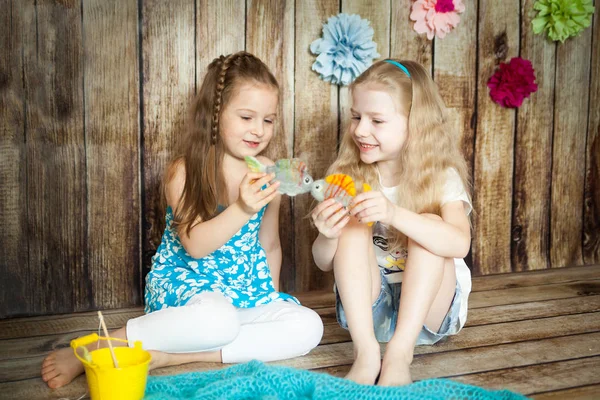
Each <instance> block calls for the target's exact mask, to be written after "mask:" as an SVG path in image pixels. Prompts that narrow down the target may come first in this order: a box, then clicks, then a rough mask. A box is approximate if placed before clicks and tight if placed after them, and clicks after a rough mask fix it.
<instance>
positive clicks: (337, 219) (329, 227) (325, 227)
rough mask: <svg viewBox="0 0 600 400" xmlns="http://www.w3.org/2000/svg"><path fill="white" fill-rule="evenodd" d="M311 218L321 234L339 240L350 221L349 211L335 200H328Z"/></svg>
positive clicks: (320, 205)
mask: <svg viewBox="0 0 600 400" xmlns="http://www.w3.org/2000/svg"><path fill="white" fill-rule="evenodd" d="M311 216H312V220H313V222H314V223H315V226H316V227H317V229H318V230H319V232H320V233H321V234H322V235H323V236H325V237H326V238H328V239H337V238H339V237H340V235H341V234H342V229H343V228H344V227H345V226H346V224H347V223H348V221H350V217H349V216H348V210H346V208H345V207H344V206H342V205H341V204H340V203H338V202H337V201H335V200H334V199H327V200H325V201H324V202H322V203H321V204H319V205H318V206H316V207H315V209H314V210H313V212H312V214H311Z"/></svg>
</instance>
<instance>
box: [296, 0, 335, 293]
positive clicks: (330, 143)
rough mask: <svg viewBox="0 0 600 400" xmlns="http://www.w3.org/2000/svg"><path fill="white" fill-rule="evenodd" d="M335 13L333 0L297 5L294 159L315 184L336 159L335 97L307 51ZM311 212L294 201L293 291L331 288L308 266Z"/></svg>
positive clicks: (329, 280) (328, 279)
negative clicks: (304, 164)
mask: <svg viewBox="0 0 600 400" xmlns="http://www.w3.org/2000/svg"><path fill="white" fill-rule="evenodd" d="M338 11H339V2H338V0H326V1H317V0H307V1H301V2H296V23H295V43H296V47H295V59H296V61H295V63H296V64H295V65H296V71H295V82H296V83H295V85H296V88H301V90H296V91H295V96H294V157H298V158H300V159H302V160H304V161H305V162H306V163H308V166H309V169H310V173H311V175H312V176H313V177H314V178H315V179H318V178H321V177H323V176H324V174H325V171H326V170H327V168H328V167H329V166H330V165H331V163H332V162H333V161H334V159H335V149H336V148H337V136H338V135H337V132H338V126H337V119H338V93H337V88H336V87H335V85H331V84H329V83H327V82H323V81H321V80H320V79H319V76H318V74H316V73H315V72H314V71H312V70H311V66H312V64H313V63H314V62H315V59H316V56H314V55H313V54H311V53H310V51H309V46H310V44H311V43H312V42H313V41H314V40H316V39H317V38H319V37H321V35H322V26H323V24H324V23H326V21H327V18H328V17H330V16H332V15H337V14H338ZM315 93H318V95H315ZM312 207H313V201H312V200H311V199H310V196H299V197H298V198H296V199H294V209H293V212H294V240H295V248H294V260H295V262H296V265H297V266H299V267H298V268H297V269H296V279H295V285H294V290H295V291H311V290H318V289H324V288H327V289H328V290H331V287H332V285H333V274H332V273H329V274H324V273H323V272H321V271H320V270H319V269H318V268H317V267H316V265H315V263H314V261H313V257H312V250H311V249H312V243H313V241H314V240H315V238H316V237H317V233H316V230H315V229H314V228H313V227H312V226H311V223H310V219H309V217H307V216H308V215H309V213H310V211H311V209H312Z"/></svg>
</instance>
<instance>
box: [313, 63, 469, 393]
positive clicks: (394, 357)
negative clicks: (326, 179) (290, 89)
mask: <svg viewBox="0 0 600 400" xmlns="http://www.w3.org/2000/svg"><path fill="white" fill-rule="evenodd" d="M350 91H351V95H352V107H351V109H350V111H351V118H352V120H351V122H350V123H349V126H348V130H347V132H345V135H344V137H343V139H342V143H341V147H340V152H339V155H338V158H337V160H336V161H335V162H334V164H333V165H332V166H331V167H330V169H329V173H333V172H335V173H345V174H348V175H350V176H352V177H354V178H355V180H357V181H359V182H360V181H362V182H367V183H369V184H371V186H373V187H374V190H373V191H371V192H365V193H362V194H359V195H358V196H357V197H356V198H355V199H354V202H353V203H352V204H351V207H350V210H349V211H348V210H346V209H344V208H342V207H341V205H340V204H337V203H335V202H334V201H332V200H328V201H325V202H323V203H321V204H319V205H318V206H317V207H316V208H315V209H314V211H313V213H312V219H313V221H314V223H315V226H316V227H317V229H318V230H319V236H318V237H317V239H316V240H315V242H314V244H313V256H314V259H315V262H316V264H317V265H318V266H319V268H321V269H322V270H324V271H329V270H332V269H333V271H334V275H335V283H336V293H337V304H336V310H337V317H338V322H339V323H340V324H341V325H342V327H344V328H346V329H349V330H350V335H351V337H352V341H353V343H354V355H355V361H354V364H353V366H352V368H351V369H350V372H349V373H348V375H347V377H348V378H349V379H352V380H354V381H357V382H360V383H365V384H373V383H375V382H376V381H377V382H378V384H379V385H403V384H408V383H410V382H411V377H410V372H409V365H410V364H411V362H412V359H413V353H414V346H415V345H420V344H433V343H436V342H437V341H439V340H440V339H442V338H444V337H446V336H448V335H453V334H456V333H458V331H459V330H460V329H461V328H462V327H463V326H464V324H465V321H466V316H467V300H468V296H469V293H470V291H471V277H470V272H469V269H468V267H467V265H466V264H465V262H464V261H463V258H464V257H465V256H466V255H467V253H468V251H469V247H470V243H471V234H470V223H469V219H468V216H469V214H470V212H471V201H470V197H469V194H468V192H467V188H468V185H467V167H466V163H465V161H464V158H463V156H462V154H461V152H460V150H459V140H458V136H457V134H456V132H453V131H452V129H450V126H449V124H448V122H447V116H446V107H445V105H444V103H443V101H442V99H441V97H440V95H439V93H438V90H437V87H436V85H435V83H434V82H433V81H432V80H431V77H430V76H429V74H428V73H427V72H426V71H425V69H424V68H423V67H422V66H421V65H419V64H418V63H416V62H412V61H399V60H384V61H379V62H377V63H375V64H373V65H372V66H371V67H370V68H369V69H368V70H366V71H365V72H364V73H363V74H362V75H361V76H359V77H358V78H357V79H356V81H355V82H353V83H352V85H351V87H350ZM370 223H374V225H373V226H372V228H371V227H370V226H369V225H372V224H370ZM378 342H387V347H386V352H385V355H384V357H383V361H382V360H381V357H380V347H379V343H378Z"/></svg>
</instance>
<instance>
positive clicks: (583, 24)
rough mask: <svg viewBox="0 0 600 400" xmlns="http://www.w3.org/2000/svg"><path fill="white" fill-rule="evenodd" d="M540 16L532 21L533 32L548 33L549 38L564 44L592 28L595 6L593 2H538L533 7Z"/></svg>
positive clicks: (560, 0) (562, 0) (556, 0)
mask: <svg viewBox="0 0 600 400" xmlns="http://www.w3.org/2000/svg"><path fill="white" fill-rule="evenodd" d="M533 8H534V10H537V11H539V12H538V15H537V16H536V17H535V18H534V19H533V21H531V23H532V24H533V32H535V33H542V32H543V31H545V30H547V31H548V37H549V38H550V39H552V40H554V41H557V40H560V41H561V42H564V41H565V40H567V39H568V38H569V37H571V36H577V35H579V33H580V32H581V31H582V30H584V29H585V28H587V27H588V26H590V24H591V22H592V14H593V13H594V6H593V4H592V0H537V1H536V2H535V4H534V5H533Z"/></svg>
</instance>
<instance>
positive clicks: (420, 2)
mask: <svg viewBox="0 0 600 400" xmlns="http://www.w3.org/2000/svg"><path fill="white" fill-rule="evenodd" d="M464 11H465V5H464V4H463V2H462V0H416V1H415V2H414V3H413V5H412V11H411V13H410V19H411V20H413V21H415V25H414V26H413V28H414V30H415V31H416V32H417V33H419V34H421V33H427V39H429V40H431V39H433V37H434V36H437V37H438V38H440V39H443V38H444V37H445V36H446V34H447V33H449V32H450V31H451V30H452V29H454V28H455V27H456V25H458V23H459V22H460V17H459V16H458V14H459V13H462V12H464Z"/></svg>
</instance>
